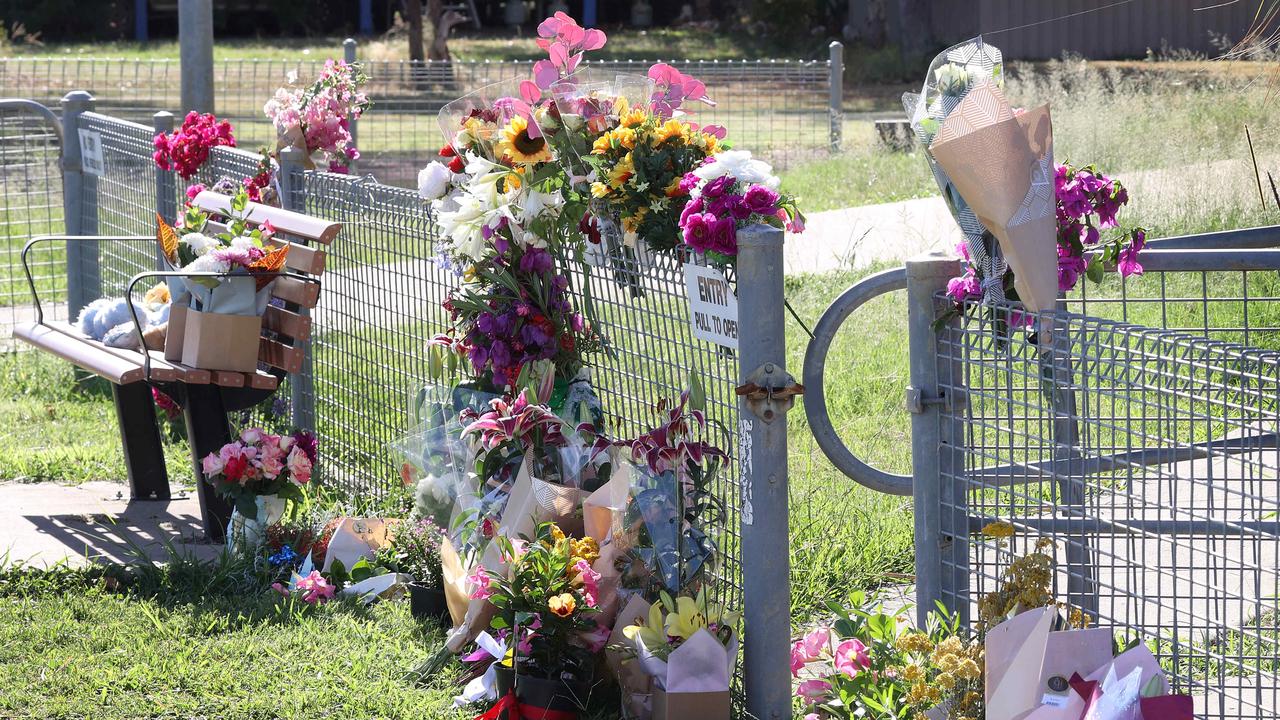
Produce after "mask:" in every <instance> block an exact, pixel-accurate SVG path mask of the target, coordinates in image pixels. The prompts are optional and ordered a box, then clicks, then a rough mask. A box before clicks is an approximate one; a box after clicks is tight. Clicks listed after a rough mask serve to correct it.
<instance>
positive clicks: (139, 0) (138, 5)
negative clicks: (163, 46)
mask: <svg viewBox="0 0 1280 720" xmlns="http://www.w3.org/2000/svg"><path fill="white" fill-rule="evenodd" d="M133 39H134V40H136V41H138V42H140V43H144V42H146V41H147V0H133Z"/></svg>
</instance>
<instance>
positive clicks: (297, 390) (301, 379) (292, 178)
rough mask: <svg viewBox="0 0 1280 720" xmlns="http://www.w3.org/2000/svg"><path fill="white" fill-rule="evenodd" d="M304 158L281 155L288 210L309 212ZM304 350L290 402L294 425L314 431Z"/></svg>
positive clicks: (298, 153) (288, 151) (295, 153)
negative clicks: (307, 210)
mask: <svg viewBox="0 0 1280 720" xmlns="http://www.w3.org/2000/svg"><path fill="white" fill-rule="evenodd" d="M304 159H305V156H304V154H303V151H302V150H299V149H298V148H296V147H292V146H290V147H287V148H285V149H283V150H281V151H280V196H281V197H280V204H281V205H282V206H283V207H284V208H285V209H286V210H295V211H297V212H306V209H307V208H306V205H307V201H306V194H305V193H306V186H305V185H304V183H303V180H304V177H305V173H306V170H305V169H304V167H303V164H302V163H303V160H304ZM296 312H298V313H299V314H301V315H309V314H310V311H309V310H308V309H307V308H304V307H300V308H297V310H296ZM294 342H295V343H296V344H298V345H300V346H301V347H302V353H303V355H302V368H301V369H300V370H299V371H298V372H296V373H294V374H293V375H292V376H290V378H289V401H290V404H291V405H292V406H293V424H294V426H296V427H297V428H298V429H299V430H310V431H312V432H314V431H315V428H316V395H315V381H314V380H315V376H314V375H313V374H312V358H311V341H310V340H295V341H294Z"/></svg>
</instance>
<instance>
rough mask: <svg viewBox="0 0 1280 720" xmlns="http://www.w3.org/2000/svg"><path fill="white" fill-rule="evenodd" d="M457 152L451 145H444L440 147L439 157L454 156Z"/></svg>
mask: <svg viewBox="0 0 1280 720" xmlns="http://www.w3.org/2000/svg"><path fill="white" fill-rule="evenodd" d="M457 154H458V151H457V150H454V149H453V146H452V145H445V146H444V147H442V148H440V157H456V156H457Z"/></svg>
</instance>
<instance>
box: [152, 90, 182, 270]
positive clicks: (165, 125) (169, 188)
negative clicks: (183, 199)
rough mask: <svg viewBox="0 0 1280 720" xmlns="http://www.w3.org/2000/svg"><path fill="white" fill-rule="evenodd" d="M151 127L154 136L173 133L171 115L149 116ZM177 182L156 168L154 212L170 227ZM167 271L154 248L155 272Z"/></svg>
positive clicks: (170, 173)
mask: <svg viewBox="0 0 1280 720" xmlns="http://www.w3.org/2000/svg"><path fill="white" fill-rule="evenodd" d="M151 127H152V128H154V129H155V131H156V134H157V135H159V134H160V133H171V132H173V113H171V112H169V111H168V110H161V111H160V112H158V113H156V114H154V115H152V116H151ZM177 185H178V181H177V175H176V174H175V173H174V172H173V171H172V170H161V169H160V168H158V167H157V168H156V212H157V213H159V214H160V216H161V217H163V218H164V220H165V222H167V223H169V224H170V225H172V224H174V223H175V222H177V220H178V187H177ZM165 269H167V263H166V262H165V259H164V253H162V252H161V251H160V248H159V247H158V246H157V247H156V270H165Z"/></svg>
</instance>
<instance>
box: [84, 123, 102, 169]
mask: <svg viewBox="0 0 1280 720" xmlns="http://www.w3.org/2000/svg"><path fill="white" fill-rule="evenodd" d="M80 166H81V167H82V168H84V171H85V172H87V173H89V174H90V175H97V176H99V177H101V176H102V175H105V174H106V167H105V165H104V163H103V162H102V134H101V133H99V132H98V131H97V130H84V129H81V130H80Z"/></svg>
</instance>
